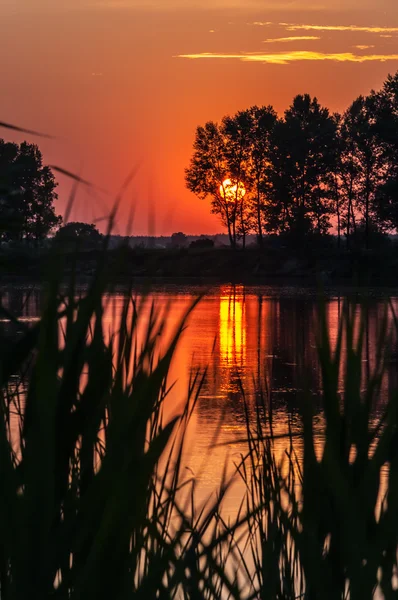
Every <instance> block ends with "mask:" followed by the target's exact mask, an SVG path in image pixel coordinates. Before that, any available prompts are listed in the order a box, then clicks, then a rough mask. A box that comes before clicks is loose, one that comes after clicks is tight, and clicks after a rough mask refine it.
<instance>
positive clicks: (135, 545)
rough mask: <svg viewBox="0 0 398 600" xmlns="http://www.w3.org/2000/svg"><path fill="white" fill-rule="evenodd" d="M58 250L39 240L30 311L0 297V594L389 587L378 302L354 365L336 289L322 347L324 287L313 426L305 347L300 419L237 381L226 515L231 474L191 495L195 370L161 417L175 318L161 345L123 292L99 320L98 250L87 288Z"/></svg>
mask: <svg viewBox="0 0 398 600" xmlns="http://www.w3.org/2000/svg"><path fill="white" fill-rule="evenodd" d="M64 260H65V258H64V255H62V254H60V255H57V254H56V253H55V252H54V253H53V265H52V270H51V276H50V277H49V283H48V285H47V288H46V298H47V299H46V304H45V308H44V310H43V314H42V317H41V320H40V322H38V323H37V324H35V325H33V326H32V327H31V328H27V327H25V326H24V324H23V323H17V321H16V320H15V319H13V317H12V315H9V314H8V313H7V312H6V311H4V310H3V311H2V313H3V315H2V316H3V318H7V319H9V320H11V322H14V323H15V325H16V326H17V327H18V330H19V331H20V332H22V333H20V334H19V335H18V336H17V337H16V338H15V339H16V340H17V341H15V339H6V338H4V337H3V338H2V339H1V344H0V350H1V353H0V386H1V390H2V394H1V403H0V532H1V536H0V593H1V598H2V599H4V600H11V599H12V600H25V599H26V598H41V599H45V598H57V599H60V600H61V599H70V598H76V599H77V598H79V599H83V598H84V599H86V598H97V599H103V600H109V598H118V599H120V600H122V599H125V598H142V599H143V600H144V599H145V600H148V599H152V598H163V599H168V598H170V599H171V598H186V599H192V600H196V599H199V598H201V599H205V598H206V599H221V598H235V599H241V598H253V599H255V598H264V599H265V598H270V599H277V598H278V599H282V598H283V599H289V600H293V599H297V598H307V599H310V600H313V599H319V600H321V599H322V600H324V599H337V598H341V599H343V598H347V597H350V598H351V599H358V600H359V599H361V600H362V599H363V598H371V597H372V596H373V595H374V593H375V590H376V589H377V588H378V589H379V590H382V593H383V595H384V597H385V598H395V597H396V591H395V590H396V583H397V582H396V572H397V567H398V560H397V550H398V519H397V515H398V445H397V444H398V413H397V407H398V395H397V394H398V390H397V392H393V393H392V394H391V396H390V397H388V398H383V397H382V395H381V387H382V382H383V377H384V375H385V372H386V366H387V364H388V362H389V360H390V358H391V355H392V352H393V351H394V349H395V340H396V333H397V326H398V324H397V321H396V320H395V315H394V314H393V312H392V308H391V307H388V305H386V311H385V317H384V318H383V319H382V320H381V322H380V323H379V327H378V346H377V353H376V360H375V362H374V364H372V365H370V364H369V365H367V366H366V367H365V364H364V362H363V352H362V349H363V344H364V341H365V330H366V327H365V321H366V319H365V316H364V315H365V311H363V310H362V309H361V306H358V305H355V304H353V303H351V302H349V301H347V302H346V304H345V307H344V309H343V310H342V316H341V319H340V323H339V331H338V332H337V340H335V341H334V343H333V345H332V344H331V342H330V337H329V332H328V323H327V318H326V311H325V310H324V309H323V308H322V304H321V303H320V307H319V328H318V360H319V361H320V365H321V370H322V398H321V401H322V405H323V410H324V420H323V421H322V422H321V423H319V422H318V424H317V428H318V431H317V434H315V431H314V420H313V412H312V406H313V396H312V393H311V391H310V390H309V389H308V387H307V384H306V381H307V380H308V379H307V376H306V374H307V373H308V371H309V370H310V369H311V367H312V365H307V364H305V363H303V357H297V361H298V364H299V365H300V369H301V372H302V385H301V386H300V389H299V390H298V391H297V396H298V401H299V405H300V406H301V416H300V427H299V432H298V433H297V432H296V433H290V434H289V424H288V423H287V424H286V426H287V433H286V435H284V436H283V437H282V438H280V436H275V435H274V433H273V427H272V425H273V422H272V389H270V390H260V389H259V390H258V391H257V392H258V393H257V396H256V398H257V400H256V402H251V401H248V400H247V399H246V396H245V388H244V385H243V384H242V388H241V398H240V401H241V402H242V403H243V404H244V405H245V407H246V416H247V432H246V433H247V435H246V436H245V437H246V442H245V443H246V448H247V450H246V452H245V453H244V454H243V455H242V456H241V458H240V460H238V462H237V464H236V477H240V478H242V479H243V481H244V483H245V492H244V496H243V497H242V504H241V506H240V509H239V510H237V514H236V517H235V518H233V519H228V521H226V520H225V519H224V517H223V502H224V499H225V497H226V496H227V495H228V493H229V482H228V481H226V480H224V481H223V483H222V484H221V488H220V489H219V491H218V494H217V496H216V497H213V498H212V499H211V500H209V502H208V503H207V504H206V505H205V506H202V505H200V504H199V503H198V502H197V499H196V495H195V489H196V483H195V479H194V478H192V479H190V478H188V479H187V476H186V469H185V466H189V465H185V464H184V462H183V460H182V457H183V446H184V432H185V430H186V426H187V422H188V420H189V417H190V414H191V412H192V410H194V408H195V402H196V401H197V398H198V396H199V394H200V390H201V386H202V382H203V379H204V378H205V377H206V372H197V373H193V374H192V377H191V381H190V385H189V389H188V390H187V396H186V398H185V399H184V400H185V409H183V410H182V413H181V415H179V416H177V417H175V418H174V419H172V420H167V419H166V418H165V416H164V405H165V402H166V401H167V397H168V393H169V389H170V385H171V384H172V381H170V377H169V367H170V364H171V362H172V360H173V354H174V351H175V348H176V345H177V344H178V342H179V338H180V336H181V332H182V328H183V326H184V319H183V320H182V322H181V323H180V325H179V326H177V328H176V330H175V332H174V335H172V337H171V339H170V341H169V343H168V345H167V346H166V347H165V346H164V345H163V347H162V348H160V346H159V340H160V338H161V337H162V332H163V330H164V327H165V325H166V323H167V314H166V315H163V317H160V315H158V314H157V313H156V310H155V309H154V308H150V310H149V312H148V311H146V307H148V302H149V300H148V299H147V298H146V297H142V298H141V299H134V298H133V297H132V296H131V293H130V292H129V291H126V293H125V300H124V308H123V310H122V311H121V316H120V318H119V320H118V322H117V323H115V329H114V333H113V335H109V331H108V325H107V324H106V323H105V322H104V318H103V317H104V307H105V306H106V304H107V302H108V300H107V294H108V293H110V292H112V290H113V285H114V280H113V279H112V277H110V275H109V272H108V270H107V266H106V265H104V261H103V255H101V256H100V257H99V260H98V264H97V265H96V268H95V273H94V274H93V278H92V281H91V284H90V286H89V288H88V290H87V291H86V292H85V293H84V295H83V296H80V295H79V294H78V292H77V289H76V288H75V277H74V271H73V270H72V273H71V276H70V278H69V279H68V287H67V289H66V291H65V286H61V283H62V277H61V275H60V273H62V271H63V261H64ZM61 290H62V291H61ZM192 310H194V306H192ZM144 313H145V316H144ZM148 315H149V317H148ZM332 346H333V348H332ZM319 430H320V431H319ZM320 433H321V439H323V440H324V444H323V445H322V444H321V446H319V445H317V443H316V436H317V439H319V434H320ZM281 442H282V443H283V444H284V446H285V448H286V452H285V453H284V455H283V456H284V458H283V459H282V460H280V459H277V458H276V453H275V445H276V444H279V445H280V443H281ZM300 448H301V451H300V450H299V449H300ZM209 460H211V457H210V459H209Z"/></svg>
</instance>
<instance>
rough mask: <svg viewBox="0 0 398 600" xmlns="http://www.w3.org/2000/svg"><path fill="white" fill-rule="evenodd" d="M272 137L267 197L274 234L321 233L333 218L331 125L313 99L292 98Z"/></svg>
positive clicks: (333, 131) (333, 124)
mask: <svg viewBox="0 0 398 600" xmlns="http://www.w3.org/2000/svg"><path fill="white" fill-rule="evenodd" d="M275 134H276V137H275V146H274V147H275V151H274V152H275V154H274V157H273V161H274V164H275V167H276V169H275V170H274V190H273V193H274V213H275V212H276V214H277V215H280V217H279V219H277V220H276V223H278V221H279V230H282V231H283V230H289V231H295V233H297V234H298V235H299V236H302V235H304V234H305V233H307V232H310V231H312V230H317V231H318V232H319V233H321V234H324V233H326V232H327V231H328V229H329V227H330V220H329V218H330V215H331V214H332V212H333V207H332V205H331V201H330V200H331V190H330V172H331V170H332V169H333V168H334V161H335V153H334V148H335V145H336V136H337V125H336V121H335V119H334V118H333V117H332V116H331V115H330V114H329V111H328V109H327V108H322V107H321V106H320V105H319V103H318V101H317V99H316V98H314V99H311V97H310V96H309V95H304V96H296V98H295V99H294V101H293V104H292V105H291V106H290V108H289V109H288V110H287V111H286V113H285V118H284V120H280V121H279V123H278V125H277V127H276V128H275ZM274 221H275V219H274ZM272 226H273V227H274V228H275V224H274V223H272Z"/></svg>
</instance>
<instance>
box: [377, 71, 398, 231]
mask: <svg viewBox="0 0 398 600" xmlns="http://www.w3.org/2000/svg"><path fill="white" fill-rule="evenodd" d="M372 96H373V103H374V108H375V112H376V122H375V130H376V134H377V136H378V140H379V143H380V150H381V153H382V160H383V166H384V180H383V181H382V182H380V183H379V186H378V189H377V191H376V197H375V202H374V210H375V213H376V215H377V218H378V220H379V222H380V223H382V224H383V225H384V227H385V228H386V229H395V230H396V229H397V228H398V72H397V73H396V74H395V75H389V76H388V78H387V80H386V81H385V83H384V85H383V88H382V89H381V90H380V92H378V93H376V92H373V94H372Z"/></svg>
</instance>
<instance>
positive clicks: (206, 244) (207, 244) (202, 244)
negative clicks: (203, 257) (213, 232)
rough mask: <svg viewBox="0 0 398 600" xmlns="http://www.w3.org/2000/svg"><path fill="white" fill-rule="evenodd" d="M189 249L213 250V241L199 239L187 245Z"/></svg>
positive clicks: (204, 238) (203, 238)
mask: <svg viewBox="0 0 398 600" xmlns="http://www.w3.org/2000/svg"><path fill="white" fill-rule="evenodd" d="M189 247H190V248H214V241H213V240H210V239H209V238H206V237H200V238H199V239H198V240H194V241H193V242H191V243H190V244H189Z"/></svg>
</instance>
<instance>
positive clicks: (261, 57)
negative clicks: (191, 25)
mask: <svg viewBox="0 0 398 600" xmlns="http://www.w3.org/2000/svg"><path fill="white" fill-rule="evenodd" d="M175 58H184V59H189V60H199V59H207V60H210V59H212V60H239V61H241V62H252V63H266V64H273V65H288V64H290V63H292V62H299V61H332V62H352V63H364V62H386V61H389V60H398V54H361V55H360V54H353V53H352V52H340V53H324V52H310V51H307V50H303V51H293V52H275V53H271V54H263V53H260V52H247V53H240V54H215V53H212V52H201V53H199V54H180V55H178V56H177V57H175Z"/></svg>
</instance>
